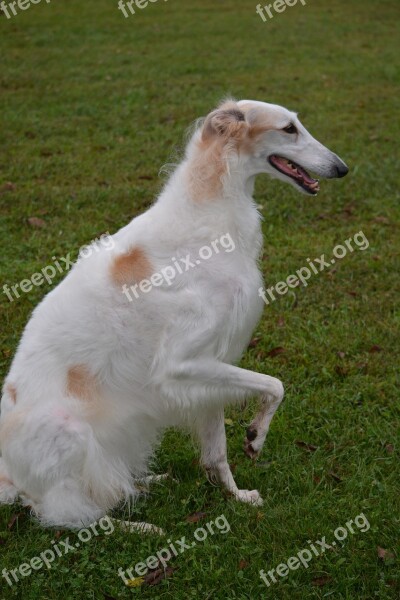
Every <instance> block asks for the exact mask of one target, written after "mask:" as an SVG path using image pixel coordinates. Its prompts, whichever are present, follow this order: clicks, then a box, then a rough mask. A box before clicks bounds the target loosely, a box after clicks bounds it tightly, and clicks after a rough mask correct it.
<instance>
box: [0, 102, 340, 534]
mask: <svg viewBox="0 0 400 600" xmlns="http://www.w3.org/2000/svg"><path fill="white" fill-rule="evenodd" d="M307 170H310V171H312V172H313V173H315V174H316V175H317V176H320V177H323V178H333V177H343V176H344V175H346V173H347V172H348V168H347V167H346V165H345V164H344V163H343V161H342V160H341V159H340V158H339V157H338V156H337V155H336V154H333V153H332V152H331V151H330V150H328V149H327V148H325V147H324V146H323V145H322V144H320V143H319V142H318V141H317V140H315V139H314V138H313V137H312V136H311V135H310V133H308V131H307V130H306V129H305V128H304V127H303V125H302V124H301V123H300V121H299V119H298V118H297V115H296V114H295V113H293V112H290V111H289V110H287V109H285V108H282V107H280V106H276V105H272V104H266V103H263V102H255V101H250V100H242V101H240V102H236V101H233V100H228V101H224V102H223V103H222V104H221V105H220V106H219V107H218V108H217V109H216V110H214V111H212V112H211V113H210V114H209V115H208V116H207V117H206V118H205V119H203V120H201V121H198V122H197V125H196V128H195V130H194V132H193V135H192V137H191V139H190V141H189V143H188V145H187V148H186V152H185V155H184V158H183V160H182V162H181V163H180V164H179V165H178V166H177V167H176V169H175V171H174V172H173V173H172V175H171V176H170V178H169V180H168V182H167V183H166V185H165V187H164V189H163V190H162V192H161V194H160V195H159V197H158V199H157V201H156V202H155V204H154V205H153V206H151V208H150V209H149V210H147V211H146V212H145V213H144V214H142V215H140V216H138V217H136V218H135V219H133V221H131V223H129V224H128V225H127V226H126V227H123V228H122V229H121V230H120V231H118V232H117V233H116V234H115V235H113V236H112V238H113V241H114V244H113V248H112V250H109V249H108V250H107V249H105V248H103V249H100V251H97V252H93V253H92V254H91V255H90V256H89V257H88V258H86V259H84V260H80V261H79V263H77V264H76V265H75V266H74V267H73V269H72V270H71V271H70V272H69V273H68V275H67V277H65V279H64V280H63V281H62V282H61V283H60V284H59V285H58V286H57V287H56V288H55V289H54V290H53V291H51V292H50V293H49V294H48V295H47V296H46V297H45V298H44V300H43V301H42V302H41V303H40V304H39V306H38V307H37V308H36V309H35V310H34V312H33V315H32V317H31V319H30V321H29V323H28V325H27V327H26V329H25V331H24V333H23V336H22V340H21V342H20V344H19V347H18V350H17V353H16V356H15V358H14V360H13V362H12V365H11V369H10V372H9V374H8V375H7V377H6V380H5V383H4V388H3V395H2V400H1V418H0V443H1V455H2V456H1V458H0V502H3V503H12V502H13V501H14V500H16V499H17V497H19V498H20V500H21V501H22V502H23V503H24V504H25V505H27V506H30V507H31V508H32V510H33V512H34V513H35V514H36V515H37V517H38V518H39V519H40V521H41V522H42V523H43V524H44V525H48V526H57V527H70V528H79V527H81V526H83V525H87V524H89V523H92V522H93V521H95V520H97V519H99V518H100V517H102V516H103V515H105V514H106V513H107V512H108V511H110V510H111V509H112V508H113V507H115V506H116V505H117V504H118V503H119V502H120V501H122V500H127V499H130V498H132V497H134V496H135V495H137V494H138V493H139V492H138V490H137V488H135V481H136V480H137V479H138V478H140V477H143V475H144V474H145V473H146V468H147V466H148V464H149V461H150V459H151V456H152V452H153V450H154V446H155V444H156V443H157V441H158V440H159V439H160V435H161V433H162V431H163V430H164V429H165V428H167V427H171V426H182V427H185V428H186V427H189V428H190V429H191V430H192V431H193V433H194V435H195V436H196V438H197V439H198V440H199V442H200V446H201V462H202V464H203V465H204V467H205V469H206V470H207V472H208V474H209V476H210V478H211V479H213V480H217V481H218V482H219V483H220V484H221V485H222V486H224V487H225V488H226V489H227V490H229V492H230V493H231V494H232V495H233V496H234V497H235V498H236V499H237V500H240V501H242V502H248V503H252V504H255V505H259V504H261V503H262V499H261V496H260V494H259V492H258V491H257V490H244V489H239V488H238V487H237V485H236V483H235V481H234V478H233V476H232V473H231V470H230V468H229V465H228V461H227V450H226V438H225V430H224V406H225V405H227V404H233V403H241V402H243V401H244V400H245V399H247V398H249V397H250V396H257V397H259V399H260V401H261V404H260V407H261V408H260V412H259V414H258V415H257V416H256V418H255V419H254V421H253V422H252V423H251V425H250V427H249V429H248V430H247V437H246V440H245V450H246V452H247V454H248V455H249V456H251V457H254V456H257V454H258V453H259V452H260V450H261V448H262V446H263V444H264V440H265V437H266V434H267V431H268V428H269V426H270V423H271V420H272V418H273V415H274V413H275V411H276V410H277V408H278V406H279V405H280V403H281V401H282V398H283V386H282V383H281V382H280V381H279V380H278V379H276V378H275V377H271V376H269V375H265V374H261V373H255V372H252V371H249V370H246V369H242V368H240V367H238V366H236V363H237V362H238V361H239V359H240V357H241V356H242V353H243V351H244V350H245V349H246V347H247V345H248V343H249V340H250V338H251V334H252V331H253V329H254V327H255V326H256V324H257V322H258V320H259V319H260V316H261V312H262V308H263V301H262V299H261V298H260V296H259V289H260V287H262V279H261V274H260V269H259V265H258V260H259V256H260V251H261V248H262V240H263V238H262V232H261V226H260V219H261V217H260V214H259V212H258V211H257V207H256V204H255V202H254V200H253V198H252V194H253V188H254V181H255V177H256V175H259V174H261V173H267V174H268V175H270V176H271V177H275V178H278V179H280V180H282V181H284V182H287V183H290V184H291V185H293V186H294V187H295V188H296V189H297V190H299V191H301V192H304V193H306V194H309V195H316V194H317V192H318V190H319V183H318V181H317V180H316V179H314V178H313V177H311V176H310V175H309V173H308V172H307ZM222 239H224V240H225V241H226V240H227V239H228V240H229V239H230V240H231V241H232V244H233V245H232V248H234V250H233V251H229V252H228V251H224V248H223V247H222V245H218V243H217V242H218V240H220V241H221V240H222ZM212 242H213V243H212ZM205 247H208V248H211V250H212V253H211V254H210V252H209V251H207V252H206V251H204V248H205ZM202 249H203V250H202ZM202 254H203V255H204V256H205V255H206V254H207V260H205V259H203V260H198V257H199V256H202ZM196 259H197V260H196ZM184 263H186V264H189V263H190V265H191V268H184V266H183V265H184ZM171 265H175V266H176V268H177V267H178V265H180V266H181V268H180V271H181V272H176V276H175V277H174V278H173V279H171V278H166V277H163V276H162V274H164V275H165V274H166V273H167V271H166V269H167V267H171ZM168 272H170V271H168ZM135 286H136V287H135ZM131 289H134V290H135V291H136V293H129V290H131ZM127 291H128V293H126V292H127Z"/></svg>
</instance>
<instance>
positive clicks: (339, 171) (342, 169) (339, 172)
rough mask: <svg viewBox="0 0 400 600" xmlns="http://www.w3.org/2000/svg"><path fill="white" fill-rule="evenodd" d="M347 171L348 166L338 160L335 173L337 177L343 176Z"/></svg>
mask: <svg viewBox="0 0 400 600" xmlns="http://www.w3.org/2000/svg"><path fill="white" fill-rule="evenodd" d="M348 172H349V167H348V166H347V165H346V164H345V163H344V162H343V161H340V164H339V165H336V173H337V175H336V176H337V177H345V176H346V175H347V173H348Z"/></svg>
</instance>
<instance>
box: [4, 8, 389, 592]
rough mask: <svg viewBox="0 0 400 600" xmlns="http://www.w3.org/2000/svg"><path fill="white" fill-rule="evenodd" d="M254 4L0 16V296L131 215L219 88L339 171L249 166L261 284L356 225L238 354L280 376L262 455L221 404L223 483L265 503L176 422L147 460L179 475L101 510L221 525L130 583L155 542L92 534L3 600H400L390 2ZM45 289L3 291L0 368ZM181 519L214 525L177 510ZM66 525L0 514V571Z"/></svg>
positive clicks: (182, 526) (154, 189) (168, 523)
mask: <svg viewBox="0 0 400 600" xmlns="http://www.w3.org/2000/svg"><path fill="white" fill-rule="evenodd" d="M255 5H256V2H253V1H250V0H243V1H242V2H238V1H237V0H236V1H235V0H218V1H217V2H216V1H215V0H214V1H212V0H190V1H188V0H186V1H183V0H169V1H168V2H163V1H162V0H159V1H158V2H155V3H152V4H149V6H148V7H147V8H146V9H143V10H137V12H136V14H135V15H132V16H131V17H129V18H124V16H123V14H122V13H121V12H120V11H119V10H118V9H117V1H116V0H115V1H114V0H96V2H93V1H92V2H81V1H79V0H68V1H67V0H52V1H51V2H50V3H46V2H45V0H42V2H41V3H39V4H37V5H32V6H31V7H30V8H29V9H28V10H26V11H19V13H18V15H17V16H14V17H12V18H11V19H7V18H6V17H5V16H1V17H0V49H1V67H0V90H1V111H0V121H1V129H0V131H1V158H0V210H1V220H0V243H1V277H0V285H1V287H3V284H5V283H7V284H8V285H13V284H15V283H17V282H20V281H21V280H22V279H25V278H30V277H31V275H32V274H33V273H35V272H36V271H38V270H40V269H41V268H43V267H44V266H45V265H48V264H52V262H53V259H52V257H54V256H55V257H64V256H66V254H68V253H69V252H71V254H72V255H73V256H74V257H76V256H77V252H78V249H79V247H80V246H82V245H83V244H84V243H87V242H89V241H90V240H92V239H94V238H95V237H96V236H98V235H99V234H100V233H102V232H106V231H109V232H111V233H112V232H115V231H116V230H117V229H118V228H120V227H121V226H122V225H124V224H126V223H127V222H128V221H129V220H130V219H131V218H132V217H134V216H135V215H137V214H139V213H140V212H142V211H143V210H145V209H146V208H147V207H148V206H149V205H150V204H151V203H152V201H153V199H154V197H155V195H156V194H157V193H158V191H159V190H160V187H161V186H162V183H163V178H162V176H161V177H159V176H158V171H159V169H160V167H161V166H162V165H163V164H164V163H167V162H173V161H174V160H176V157H177V156H179V153H180V151H181V148H182V144H183V140H184V135H183V134H184V131H185V129H186V127H187V126H188V125H189V124H190V123H191V122H192V121H193V120H194V119H195V118H197V117H198V116H201V115H204V114H205V113H206V112H208V111H209V110H210V109H211V108H213V106H214V105H215V104H216V103H217V102H218V101H219V100H220V98H221V97H223V96H226V95H227V94H232V95H234V96H235V97H237V98H252V99H260V100H264V101H267V102H274V103H277V104H283V105H285V106H287V107H288V108H291V109H294V110H296V111H298V112H299V113H300V117H301V119H302V121H303V122H304V124H305V125H306V127H307V128H308V129H309V130H310V131H311V132H312V133H313V134H314V135H315V136H316V137H317V138H318V139H319V140H320V141H321V142H323V143H325V144H326V145H327V146H329V147H330V148H331V149H332V150H334V151H336V152H337V153H338V154H339V155H340V156H341V157H342V158H343V159H344V160H345V161H346V162H347V164H348V165H349V167H350V169H351V172H350V173H349V175H348V177H347V178H345V179H343V180H340V181H337V180H334V181H329V182H323V183H322V189H321V192H320V193H319V195H318V197H316V198H310V197H306V196H302V195H300V194H298V193H297V192H296V191H295V190H294V189H293V188H291V187H289V186H285V185H284V184H282V183H279V182H271V181H270V180H269V179H267V178H260V179H259V181H258V182H257V190H256V198H257V201H258V202H259V204H260V205H261V207H262V208H261V211H262V213H263V216H264V224H263V228H264V233H265V254H264V257H263V263H262V269H263V273H264V276H265V281H266V284H268V286H269V285H274V284H276V283H277V282H278V281H281V280H284V279H286V277H287V276H288V275H290V274H292V273H295V272H296V271H297V270H298V269H299V268H301V267H303V266H307V258H311V259H313V258H315V257H319V256H320V255H321V254H323V253H325V254H326V256H331V255H332V249H333V248H334V247H335V246H336V245H337V244H341V243H343V242H344V241H345V240H346V239H348V238H350V237H352V236H354V235H355V234H356V233H357V232H359V231H362V232H363V233H364V234H365V236H366V237H367V239H368V241H369V248H368V249H366V250H364V251H361V250H359V249H356V250H355V251H354V252H353V253H350V252H349V253H348V254H347V256H345V257H344V258H343V259H342V260H338V261H337V263H336V264H335V266H334V267H333V266H332V267H330V268H329V269H328V268H327V269H325V270H324V272H321V273H319V274H318V275H314V276H313V277H312V278H311V279H310V281H309V284H308V285H307V286H306V287H301V288H296V290H294V292H293V293H291V294H287V295H286V296H281V297H279V298H277V300H276V301H275V302H271V303H270V305H269V306H268V307H266V308H265V311H264V315H263V318H262V321H261V322H260V324H259V326H258V329H257V331H256V332H255V340H254V342H253V344H251V347H250V348H249V350H248V352H247V353H246V355H245V356H244V358H243V361H242V366H244V367H248V368H251V369H254V370H256V371H259V372H265V373H268V374H271V375H274V376H277V377H279V378H281V379H282V381H283V382H284V384H285V388H286V399H285V402H284V403H283V404H282V406H281V408H280V409H279V411H278V413H277V415H276V417H275V419H274V421H273V424H272V427H271V431H270V434H269V437H268V439H267V443H266V446H265V448H264V452H263V454H262V456H261V457H260V459H259V460H258V462H251V461H249V460H248V459H247V457H245V455H244V454H243V451H242V442H243V437H244V433H245V428H246V425H247V424H248V423H249V421H250V420H251V418H252V416H253V414H254V412H255V410H256V406H255V404H251V405H249V406H248V407H247V408H246V409H245V411H244V412H243V411H241V410H239V409H234V410H232V409H231V410H228V411H227V412H226V419H227V425H226V429H227V436H228V445H229V460H230V462H231V464H232V465H233V468H234V471H235V477H236V480H237V482H238V484H239V487H242V488H248V489H253V488H257V489H259V490H260V492H261V494H262V496H263V497H264V506H263V507H262V508H254V507H250V506H246V505H241V504H237V503H235V502H234V501H233V500H232V499H230V498H228V497H227V496H226V495H225V494H224V493H222V492H221V491H220V490H219V489H217V488H215V487H212V486H211V485H210V484H209V483H208V482H207V481H206V478H205V476H204V474H203V473H202V471H201V469H200V467H199V465H198V462H197V458H198V453H197V450H196V448H195V447H194V446H193V444H192V442H191V441H190V439H189V438H187V437H185V436H184V435H183V434H181V433H178V432H174V431H171V432H168V434H167V435H166V437H165V439H164V440H163V443H162V445H161V448H160V449H159V450H158V452H157V456H156V461H155V470H156V471H157V472H160V473H161V472H165V471H169V472H170V473H171V475H172V476H173V478H174V480H172V479H171V480H168V481H165V482H163V483H162V484H158V485H155V486H153V487H152V488H151V493H150V495H149V496H148V497H147V498H146V499H141V500H140V501H139V502H138V503H137V504H136V505H135V507H134V509H133V514H128V510H127V509H123V508H122V509H120V510H119V511H117V512H116V516H118V517H121V516H123V517H125V518H128V517H130V518H134V520H143V521H150V522H152V523H155V524H156V525H158V526H160V527H162V528H163V529H164V530H165V532H166V535H167V539H169V540H170V541H171V542H173V541H174V540H178V539H180V538H181V537H182V536H186V540H187V541H188V542H189V543H191V542H192V541H193V540H194V539H195V538H194V532H195V530H196V528H198V527H199V526H205V524H206V523H207V522H209V521H213V520H215V519H216V518H217V517H218V516H219V515H225V517H226V520H227V522H228V523H229V525H230V531H228V532H227V533H225V534H224V533H222V530H221V531H219V530H217V531H216V532H215V534H214V535H211V534H210V535H208V537H207V539H205V540H204V542H201V541H198V542H197V543H196V546H195V547H193V548H190V549H187V550H186V551H185V552H184V553H182V554H179V555H178V556H177V557H176V558H175V559H174V560H173V561H171V563H170V565H171V567H172V568H173V569H174V570H173V572H171V573H170V577H168V578H167V579H164V580H163V581H161V582H160V583H158V584H157V585H155V586H150V585H148V583H146V582H145V583H143V585H140V586H138V587H128V586H126V585H125V584H124V582H123V581H122V579H121V578H120V577H119V576H118V574H117V570H118V568H119V567H122V568H123V569H127V568H130V567H132V566H133V565H135V564H136V563H137V562H139V561H143V560H145V559H146V558H147V557H148V556H150V555H152V554H154V553H155V552H157V551H158V550H161V549H162V548H164V547H165V546H167V545H168V544H167V542H166V538H163V537H158V536H142V537H140V536H138V535H136V534H130V533H126V532H121V531H119V530H118V531H117V530H115V531H114V532H113V533H112V535H106V534H104V533H101V535H98V536H93V537H92V539H91V540H90V541H88V542H87V543H81V544H80V548H79V549H76V550H75V551H74V552H72V551H71V552H69V553H68V554H66V555H63V556H61V557H58V558H57V559H56V560H55V561H54V562H53V565H52V567H51V569H50V570H48V569H47V568H43V569H41V570H38V571H35V572H34V573H33V574H32V575H30V576H26V577H21V576H20V581H19V583H15V584H14V585H13V586H12V587H10V586H9V585H7V583H6V581H5V579H4V578H1V577H0V598H1V599H8V598H22V599H23V600H25V599H26V600H30V599H39V600H49V599H54V600H56V599H57V600H58V599H59V598H63V599H64V598H65V599H68V600H69V599H82V598H85V599H86V598H87V599H91V598H96V599H100V600H107V599H112V598H115V599H125V598H153V599H158V598H171V599H177V600H180V599H187V598H199V599H202V600H206V599H211V598H216V599H225V598H236V599H248V598H250V599H255V598H277V599H284V600H286V599H290V600H292V599H296V600H297V599H298V600H304V599H314V598H333V599H335V600H337V599H349V600H361V599H362V600H372V599H375V598H379V599H392V598H393V599H397V598H399V596H400V575H399V562H398V556H399V551H400V546H399V535H398V534H399V514H400V513H399V505H400V493H399V488H400V486H399V450H400V444H399V441H400V439H399V422H400V418H399V417H400V415H399V412H400V411H399V391H398V389H399V388H398V384H399V375H398V358H399V357H398V353H397V352H396V351H397V350H398V346H399V344H398V339H399V329H398V326H399V321H400V319H399V304H398V297H399V292H400V286H399V278H398V272H399V267H400V256H399V250H400V245H399V216H400V215H399V212H400V211H399V206H398V205H399V200H400V198H399V195H400V194H399V191H398V187H399V186H398V161H396V154H397V153H398V136H399V134H400V127H399V119H398V109H399V94H398V90H399V87H398V86H399V80H400V77H399V69H398V67H399V60H398V56H399V46H398V43H397V44H396V40H398V36H399V26H398V22H399V16H400V7H399V4H398V0H383V1H382V2H379V3H377V2H376V1H375V0H351V1H346V0H331V1H330V2H324V3H321V2H316V1H312V0H309V2H307V4H306V5H305V6H302V5H301V4H300V3H298V4H297V5H296V6H293V7H292V8H287V9H286V11H285V12H284V13H282V14H275V16H274V18H273V19H271V20H268V22H266V23H264V22H263V21H262V20H261V18H260V17H259V16H258V15H257V14H256V13H255ZM396 36H397V37H396ZM396 109H397V110H396ZM32 217H35V218H36V219H39V221H37V220H33V221H32ZM60 277H61V275H59V276H58V277H57V278H56V279H55V280H54V283H56V281H57V280H59V279H60ZM266 287H267V285H266ZM49 289H50V286H48V285H47V284H46V285H42V286H39V287H35V288H34V289H33V290H32V291H30V292H29V293H25V294H21V296H20V298H18V299H14V301H13V302H10V301H9V300H8V299H7V297H6V295H5V294H3V293H1V294H0V318H1V329H0V378H1V380H2V379H3V378H4V376H5V375H6V373H7V370H8V368H9V365H10V362H11V360H12V356H13V354H14V352H15V349H16V345H17V343H18V340H19V338H20V335H21V332H22V330H23V328H24V326H25V323H26V321H27V319H28V317H29V315H30V313H31V311H32V309H33V308H34V307H35V306H36V304H37V303H38V302H39V300H40V299H41V298H42V297H43V296H44V295H45V294H46V293H47V292H48V291H49ZM276 348H279V349H280V350H276ZM20 511H21V512H20ZM196 512H203V513H206V514H205V516H204V518H203V519H202V520H201V521H199V522H195V523H193V522H190V521H188V520H187V517H188V516H189V515H191V514H193V513H196ZM360 513H363V514H364V515H365V517H366V519H367V520H368V523H369V525H370V528H369V529H368V530H367V531H364V532H362V531H361V530H359V529H357V528H355V533H354V534H351V533H349V534H348V536H347V539H345V540H344V541H343V542H337V543H336V546H335V547H334V548H333V549H329V550H327V551H326V552H324V553H323V554H322V555H320V556H318V557H317V556H314V557H313V558H312V560H310V562H309V564H308V568H305V567H304V566H303V565H301V566H300V568H298V569H297V570H293V571H290V572H289V574H288V575H287V576H284V577H281V576H278V575H275V576H276V578H277V582H276V583H271V586H270V587H269V588H268V587H267V586H266V585H265V584H264V583H263V582H262V581H261V579H260V577H259V571H260V569H264V570H265V571H266V572H268V571H269V570H271V569H275V568H276V567H277V566H278V565H279V564H280V563H286V562H287V560H288V559H289V558H290V557H292V556H295V555H296V554H297V553H298V552H299V551H301V550H302V549H304V548H309V547H310V543H309V542H315V541H316V540H321V539H322V538H323V536H325V537H326V541H327V543H330V542H332V540H334V539H335V538H334V536H333V532H334V531H335V530H336V529H337V528H338V527H344V526H346V523H347V522H348V521H350V520H351V519H353V520H354V518H355V517H356V516H357V515H359V514H360ZM16 514H18V516H17V517H16V516H15V515H16ZM192 520H193V519H192ZM67 538H69V541H70V543H72V544H74V543H77V540H78V538H77V534H75V533H73V534H70V533H69V532H61V533H60V532H54V531H50V530H42V529H41V528H39V527H38V525H37V524H36V523H35V522H34V520H33V519H31V518H30V517H29V515H28V514H27V513H26V512H25V511H23V510H21V508H19V507H18V506H13V507H1V508H0V557H1V562H0V564H1V569H3V568H7V569H8V570H11V569H14V568H16V567H18V566H19V565H20V564H21V563H24V562H27V561H30V559H31V558H32V557H34V556H38V555H39V554H40V553H42V552H43V551H45V550H46V549H49V548H52V547H53V545H54V544H52V541H53V542H54V540H57V543H59V541H60V540H61V541H63V540H66V539H67ZM378 547H379V548H381V549H383V550H380V551H379V552H380V554H381V557H379V556H378ZM384 550H386V551H387V552H386V553H385V552H384ZM384 555H385V556H384ZM138 583H140V581H139V582H138Z"/></svg>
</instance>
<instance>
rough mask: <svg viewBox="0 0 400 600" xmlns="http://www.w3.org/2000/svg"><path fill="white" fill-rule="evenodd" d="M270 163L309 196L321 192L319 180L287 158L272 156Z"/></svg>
mask: <svg viewBox="0 0 400 600" xmlns="http://www.w3.org/2000/svg"><path fill="white" fill-rule="evenodd" d="M268 161H269V163H270V165H272V166H273V167H274V169H276V170H277V171H280V172H281V173H283V174H284V175H286V176H287V177H290V178H291V179H293V181H295V182H296V183H297V185H298V186H299V187H301V188H302V189H303V190H305V191H306V192H307V193H308V194H312V195H313V196H315V195H316V194H317V193H318V192H319V181H318V179H313V178H312V177H311V175H309V174H308V173H307V171H306V170H305V169H303V167H300V165H298V164H296V163H295V162H293V161H291V160H288V159H287V158H283V156H277V155H276V154H271V156H269V157H268Z"/></svg>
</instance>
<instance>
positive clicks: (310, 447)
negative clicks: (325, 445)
mask: <svg viewBox="0 0 400 600" xmlns="http://www.w3.org/2000/svg"><path fill="white" fill-rule="evenodd" d="M294 443H295V444H296V446H298V447H299V448H304V449H305V450H308V452H315V451H316V450H318V446H313V444H307V442H302V441H300V440H296V441H295V442H294Z"/></svg>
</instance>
